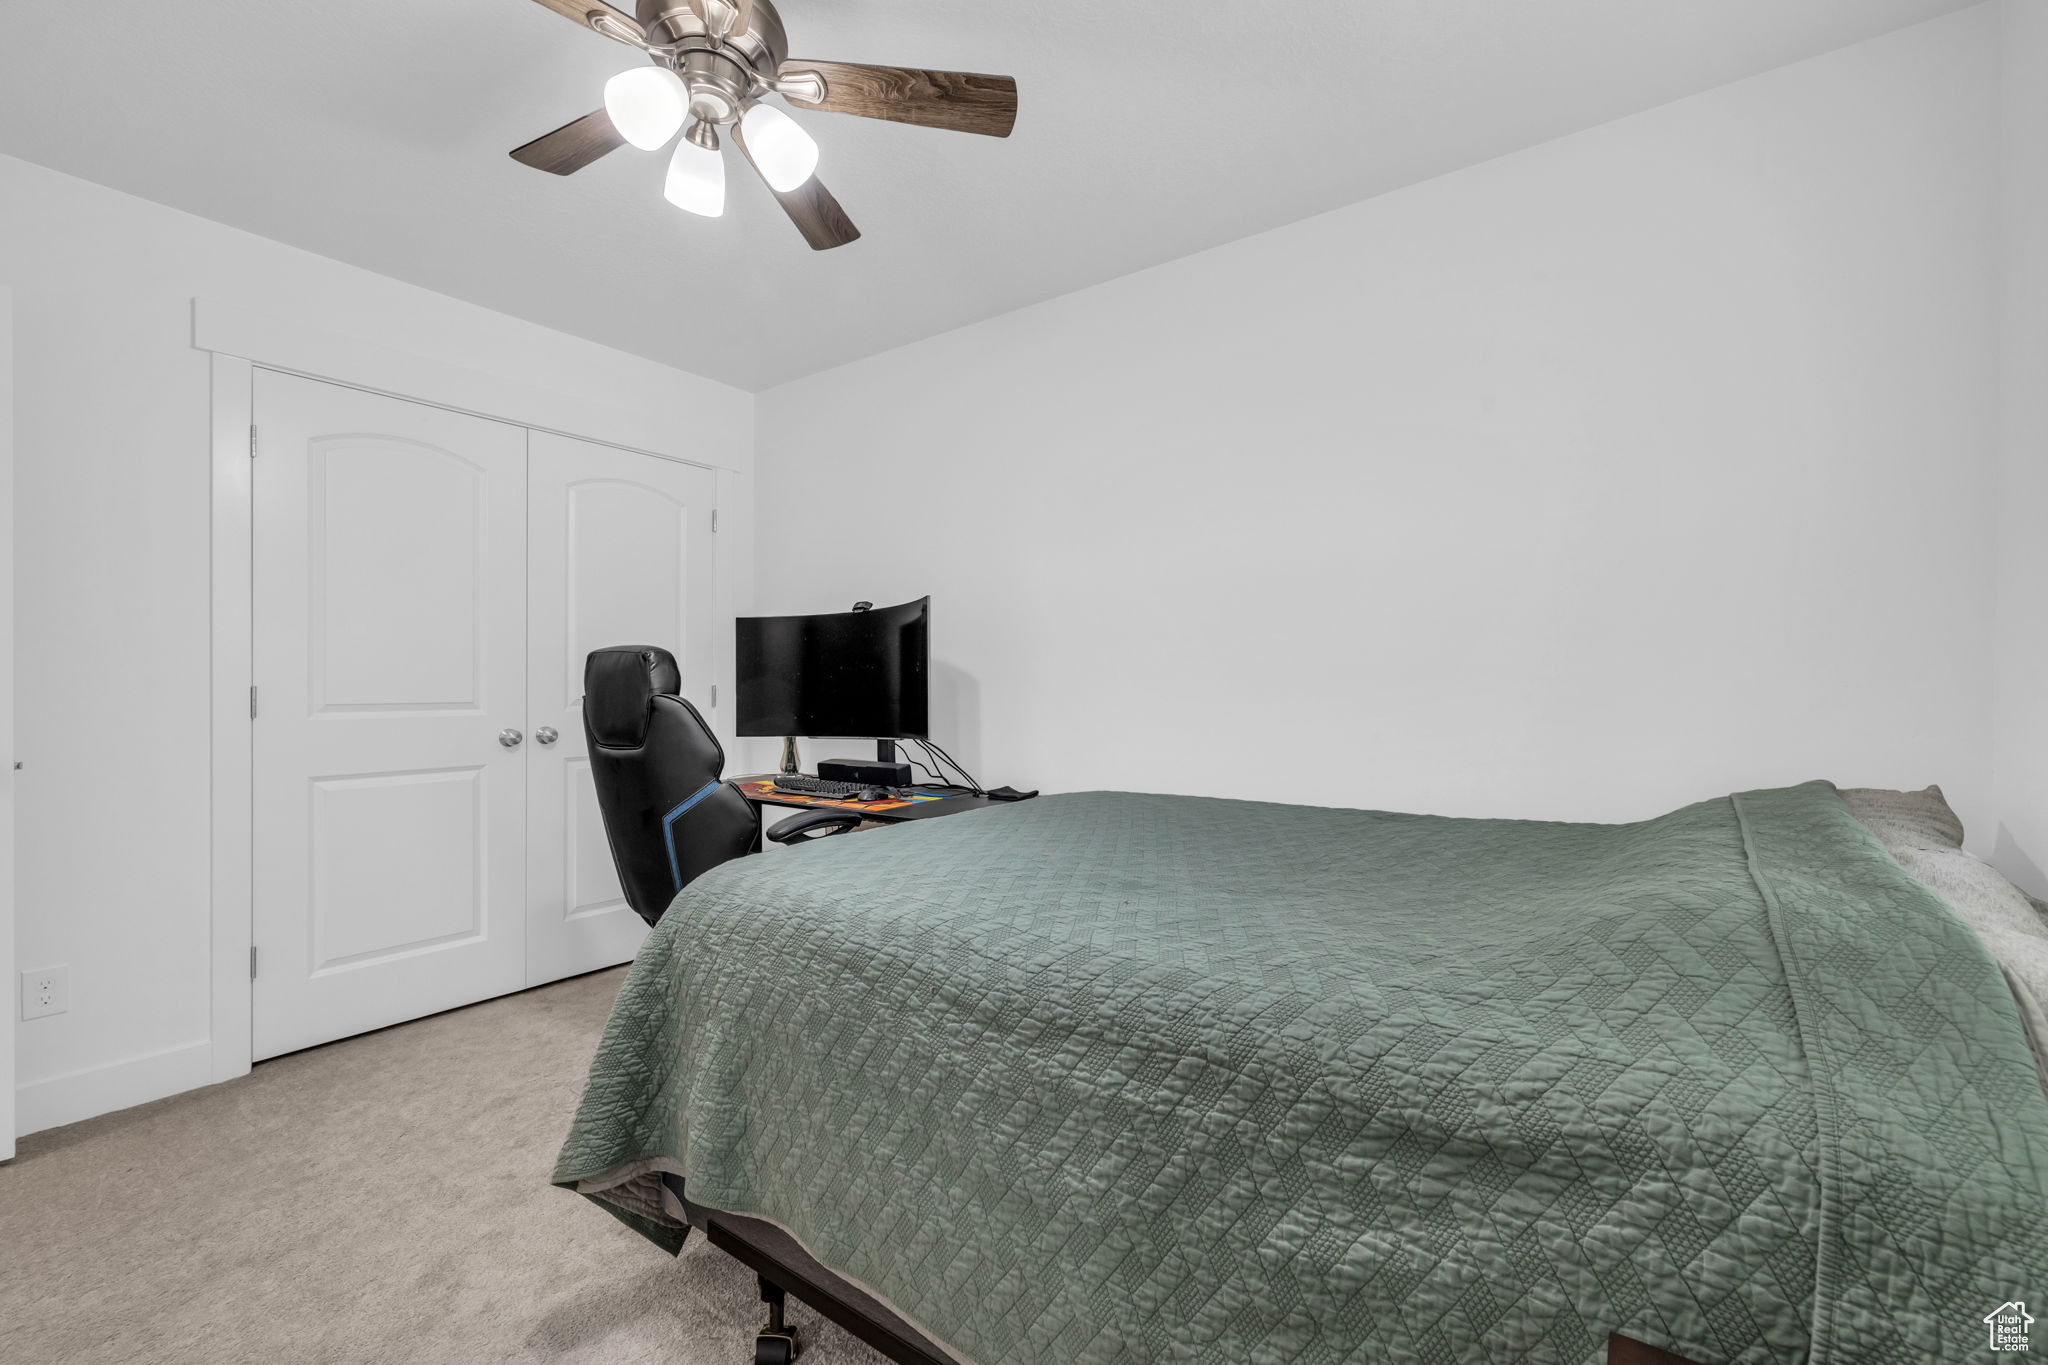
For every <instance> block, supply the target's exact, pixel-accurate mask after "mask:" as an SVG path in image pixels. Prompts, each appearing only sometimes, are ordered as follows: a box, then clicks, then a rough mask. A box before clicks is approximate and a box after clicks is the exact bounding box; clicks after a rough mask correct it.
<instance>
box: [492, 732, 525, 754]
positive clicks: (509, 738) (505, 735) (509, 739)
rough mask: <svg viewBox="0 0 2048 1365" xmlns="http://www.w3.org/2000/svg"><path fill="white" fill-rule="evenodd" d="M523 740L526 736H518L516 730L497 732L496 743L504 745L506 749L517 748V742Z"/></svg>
mask: <svg viewBox="0 0 2048 1365" xmlns="http://www.w3.org/2000/svg"><path fill="white" fill-rule="evenodd" d="M525 738H526V736H525V735H522V734H520V733H519V732H518V731H517V730H500V731H498V743H500V744H502V745H504V746H505V747H506V748H508V749H516V748H518V747H519V741H520V740H522V739H525Z"/></svg>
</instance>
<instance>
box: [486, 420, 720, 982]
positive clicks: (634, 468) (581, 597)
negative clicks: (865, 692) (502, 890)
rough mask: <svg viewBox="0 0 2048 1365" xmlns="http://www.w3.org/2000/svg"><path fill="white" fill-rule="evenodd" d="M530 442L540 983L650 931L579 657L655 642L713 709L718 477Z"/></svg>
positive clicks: (605, 957) (533, 943)
mask: <svg viewBox="0 0 2048 1365" xmlns="http://www.w3.org/2000/svg"><path fill="white" fill-rule="evenodd" d="M530 453H531V458H530V465H529V469H530V473H531V482H530V484H529V503H528V517H529V522H528V525H529V530H528V537H527V543H528V546H529V564H528V567H529V581H530V584H531V586H530V589H529V591H528V594H527V601H528V608H529V618H528V619H529V629H530V631H531V641H532V645H531V659H532V672H531V674H530V675H529V677H528V681H527V693H528V696H529V697H530V699H531V702H532V706H531V710H530V714H531V716H532V719H533V724H534V727H535V728H534V737H535V743H534V744H533V746H532V748H531V752H529V753H528V755H527V781H528V787H527V810H528V812H529V816H528V819H529V826H530V829H531V833H530V835H529V836H528V839H527V855H526V886H527V940H526V980H527V984H529V985H538V984H539V983H541V982H543V981H554V980H557V979H558V978H561V977H564V976H573V975H575V974H576V973H578V972H587V971H594V970H596V969H597V968H599V967H608V966H611V965H613V964H614V963H619V962H624V961H626V960H628V959H629V958H631V957H632V956H633V952H634V950H635V949H636V948H638V947H639V946H640V940H641V939H642V938H644V937H646V934H647V926H646V925H645V924H643V923H642V922H641V920H640V917H639V916H638V915H636V914H634V913H633V911H632V910H631V908H630V907H628V906H627V904H626V901H625V897H624V896H623V895H622V894H621V893H620V891H619V881H618V876H617V874H616V873H615V872H614V871H613V869H612V855H611V848H610V845H608V844H607V843H606V841H605V834H604V821H603V819H602V817H601V816H600V815H599V813H598V809H597V794H596V791H595V789H594V788H593V787H592V786H591V778H590V760H589V757H588V751H587V749H586V748H585V745H584V741H583V661H584V659H585V658H586V657H587V656H588V655H589V653H590V651H591V650H593V649H597V648H600V647H602V646H605V645H659V646H661V647H662V648H664V649H666V650H669V651H670V652H671V653H673V654H674V655H675V656H676V662H677V663H678V664H679V665H680V666H681V668H682V674H683V695H684V696H685V697H687V698H688V699H689V700H690V701H692V702H693V703H695V704H696V706H697V707H698V709H699V710H701V711H703V712H704V714H705V718H706V719H707V720H708V719H711V718H712V715H713V712H712V711H711V708H710V705H709V703H710V691H711V678H712V639H711V629H712V627H711V576H712V564H713V556H712V538H711V509H712V506H713V499H714V498H715V496H716V493H717V483H716V479H715V477H714V476H713V474H712V473H711V471H710V470H707V469H699V468H697V467H696V466H694V465H685V464H677V463H675V462H674V461H672V460H663V459H658V458H656V457H654V456H651V455H640V454H635V453H632V452H630V451H624V450H620V449H617V448H616V447H613V446H602V445H596V444H593V443H591V442H588V441H577V440H572V439H570V438H569V437H566V436H555V435H551V434H548V433H546V432H539V431H536V432H534V433H532V437H531V441H530ZM542 727H545V728H542Z"/></svg>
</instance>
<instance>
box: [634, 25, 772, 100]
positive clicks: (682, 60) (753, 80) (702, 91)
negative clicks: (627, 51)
mask: <svg viewBox="0 0 2048 1365" xmlns="http://www.w3.org/2000/svg"><path fill="white" fill-rule="evenodd" d="M637 17H638V19H639V21H640V27H641V28H642V29H644V30H645V31H646V33H647V41H648V42H649V43H650V44H653V45H655V46H657V47H668V48H673V49H675V55H674V56H673V57H672V58H670V59H669V61H670V64H671V65H673V66H674V67H675V69H676V72H677V74H679V75H680V76H682V78H683V80H684V81H685V82H686V83H687V84H688V85H689V87H690V112H691V113H692V114H693V115H695V116H696V117H697V118H699V119H701V120H703V121H704V122H706V123H731V122H732V121H733V120H735V119H737V118H738V117H739V116H740V115H741V114H743V113H745V112H746V109H747V105H748V104H749V103H751V102H752V100H753V98H754V96H755V94H756V93H758V91H759V88H760V86H761V84H762V83H767V82H773V81H774V80H775V72H776V68H777V67H779V66H781V65H782V62H783V59H784V58H785V57H787V56H788V55H789V39H788V38H787V36H785V34H784V32H783V28H782V16H781V15H779V14H777V13H776V12H775V6H774V5H772V4H770V3H769V0H754V6H753V15H752V18H751V19H750V20H749V22H748V24H747V30H746V32H744V33H739V34H734V35H732V36H730V37H727V38H722V39H720V38H714V37H712V36H711V34H710V32H709V31H708V30H707V29H706V27H705V24H704V21H703V19H702V18H700V17H699V16H698V14H697V12H696V11H695V10H693V9H691V8H690V6H689V5H687V4H684V3H680V0H640V4H639V12H638V15H637Z"/></svg>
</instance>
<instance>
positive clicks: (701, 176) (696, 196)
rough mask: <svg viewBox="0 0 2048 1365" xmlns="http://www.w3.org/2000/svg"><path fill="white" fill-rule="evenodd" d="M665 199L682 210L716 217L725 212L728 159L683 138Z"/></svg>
mask: <svg viewBox="0 0 2048 1365" xmlns="http://www.w3.org/2000/svg"><path fill="white" fill-rule="evenodd" d="M661 193H662V197H663V198H665V199H667V200H668V202H669V203H671V204H674V205H675V206H676V207H677V208H679V209H688V210H689V211H690V212H692V213H701V214H703V215H704V216H705V217H706V218H716V217H718V215H720V214H721V213H724V212H725V158H724V157H723V156H721V155H719V154H718V153H717V152H715V151H712V150H710V149H708V148H704V147H699V146H698V145H697V144H696V143H694V142H692V141H690V140H689V139H688V138H684V139H683V140H682V141H681V142H678V143H677V144H676V154H675V155H674V156H673V157H671V158H670V159H669V163H668V183H667V184H666V185H664V186H662V190H661Z"/></svg>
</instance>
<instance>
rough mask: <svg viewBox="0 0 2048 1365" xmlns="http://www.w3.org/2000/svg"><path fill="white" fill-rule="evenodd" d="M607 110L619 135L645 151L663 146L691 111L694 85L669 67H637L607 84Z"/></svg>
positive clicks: (605, 96)
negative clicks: (691, 92) (691, 95)
mask: <svg viewBox="0 0 2048 1365" xmlns="http://www.w3.org/2000/svg"><path fill="white" fill-rule="evenodd" d="M604 111H605V113H606V114H609V115H610V116H611V120H612V126H613V127H614V128H616V129H618V130H619V136H620V137H622V138H624V139H626V141H628V142H630V143H632V144H633V145H634V146H635V147H638V148H639V149H640V150H641V151H643V152H652V151H656V150H658V149H659V148H661V147H662V146H663V145H664V144H666V143H667V142H668V140H669V139H670V138H672V137H674V136H675V135H676V130H677V129H679V128H681V127H682V126H683V119H684V118H685V117H687V116H688V114H689V112H690V88H689V87H688V86H686V85H684V84H683V78H682V77H681V76H678V75H677V74H676V73H675V72H673V71H671V70H669V69H668V68H667V67H665V66H636V67H634V68H633V69H632V70H630V71H621V72H620V73H619V74H618V75H616V76H614V77H612V78H611V79H610V80H608V81H606V82H605V83H604Z"/></svg>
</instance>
